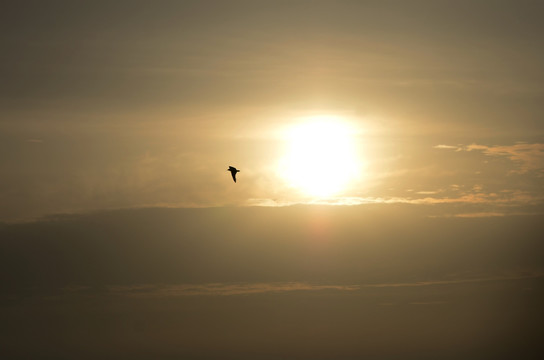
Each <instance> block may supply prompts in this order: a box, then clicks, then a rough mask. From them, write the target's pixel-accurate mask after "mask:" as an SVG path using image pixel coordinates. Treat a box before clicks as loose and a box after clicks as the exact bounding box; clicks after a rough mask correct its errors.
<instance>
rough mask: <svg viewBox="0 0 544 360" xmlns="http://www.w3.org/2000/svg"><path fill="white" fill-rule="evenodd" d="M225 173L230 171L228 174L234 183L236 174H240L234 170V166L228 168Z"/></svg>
mask: <svg viewBox="0 0 544 360" xmlns="http://www.w3.org/2000/svg"><path fill="white" fill-rule="evenodd" d="M227 171H230V173H231V174H232V180H234V182H236V173H237V172H240V170H238V169H236V168H235V167H234V166H229V168H228V169H227Z"/></svg>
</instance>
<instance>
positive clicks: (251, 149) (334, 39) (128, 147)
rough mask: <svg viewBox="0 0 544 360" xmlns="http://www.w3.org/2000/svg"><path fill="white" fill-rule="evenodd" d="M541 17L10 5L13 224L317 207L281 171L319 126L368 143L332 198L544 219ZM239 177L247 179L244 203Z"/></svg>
mask: <svg viewBox="0 0 544 360" xmlns="http://www.w3.org/2000/svg"><path fill="white" fill-rule="evenodd" d="M542 11H543V4H542V2H539V1H515V2H514V1H493V2H489V1H307V2H304V1H285V2H283V1H218V2H213V1H159V2H153V3H151V2H145V1H107V2H100V1H92V2H71V1H51V2H47V3H44V2H16V3H15V2H13V3H12V4H10V5H9V6H5V7H4V9H3V11H2V15H1V17H2V19H1V22H0V23H1V25H0V26H1V27H2V31H1V35H0V36H1V47H2V49H1V53H2V56H1V58H0V61H1V67H0V69H1V70H0V71H1V76H2V82H1V84H0V103H1V109H2V111H1V118H0V121H1V123H0V127H1V132H0V134H1V135H0V136H1V139H0V140H1V141H0V144H1V145H0V146H1V147H2V149H1V152H0V154H1V155H0V156H1V164H2V167H1V176H0V181H1V187H0V198H1V200H2V201H1V209H0V215H1V217H2V218H4V219H21V218H28V217H35V216H41V215H44V214H49V213H57V212H72V211H81V210H91V209H102V208H119V207H133V206H154V205H169V206H217V205H219V206H221V205H225V204H236V205H247V204H255V203H267V204H270V203H274V204H291V203H298V202H308V201H312V200H315V199H311V198H308V197H307V196H304V195H303V194H300V191H299V192H297V191H296V190H297V189H292V188H290V187H289V186H288V184H286V183H285V181H281V179H280V178H278V176H277V175H278V173H280V172H281V171H282V170H284V169H282V168H281V166H279V165H278V160H279V158H280V157H281V156H282V154H284V152H285V148H286V145H285V137H284V136H282V131H284V129H285V128H286V127H287V126H289V125H292V124H295V123H297V122H298V121H299V120H300V119H301V118H308V117H311V116H323V115H328V116H336V117H337V118H339V119H340V121H350V122H351V124H352V125H353V126H354V129H356V133H355V132H354V136H355V137H356V151H357V155H358V158H359V159H360V164H359V166H360V170H361V171H360V175H361V176H359V177H358V178H357V179H356V180H355V181H352V182H351V183H350V186H348V187H346V188H344V189H343V191H341V192H340V193H337V194H335V197H349V198H353V201H354V202H355V203H358V202H365V200H364V199H368V198H379V199H402V200H408V201H410V200H413V199H418V198H429V197H430V198H433V199H444V198H448V199H460V198H465V199H473V198H475V197H477V198H479V199H483V200H484V201H486V202H488V203H489V205H490V206H491V205H492V206H495V205H496V204H497V202H498V201H499V202H500V204H502V205H504V204H505V203H508V204H509V205H510V203H515V204H516V205H528V204H531V205H534V204H535V203H540V202H541V201H542V174H543V173H542V169H543V152H544V149H543V146H544V145H542V144H543V142H544V140H543V132H542V129H543V128H542V125H541V124H542V116H543V114H544V112H543V105H542V104H543V101H542V96H543V91H544V88H543V76H544V72H543V68H542V65H541V64H542V63H544V47H543V46H542V40H541V34H542V32H543V27H544V26H543V25H542V21H541V15H542ZM445 145H446V146H445ZM325 146H326V145H325ZM333 146H334V145H333ZM228 165H234V166H237V167H238V168H240V169H242V171H243V172H242V173H241V175H240V176H241V178H242V179H243V180H242V181H240V182H239V183H238V184H237V186H236V188H234V187H233V186H232V185H233V184H231V183H229V181H228V180H229V179H228V173H226V172H225V170H226V167H227V166H228ZM323 166H324V167H325V168H327V167H333V168H334V166H335V164H334V163H332V164H331V163H326V164H323ZM421 192H424V194H422V193H421ZM492 194H496V195H497V196H495V195H492ZM490 196H491V198H490ZM270 200H272V201H270ZM493 211H494V212H504V209H496V208H494V210H493Z"/></svg>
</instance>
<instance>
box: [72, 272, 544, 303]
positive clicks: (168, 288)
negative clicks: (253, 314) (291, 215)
mask: <svg viewBox="0 0 544 360" xmlns="http://www.w3.org/2000/svg"><path fill="white" fill-rule="evenodd" d="M543 276H544V273H542V272H541V271H528V272H525V273H518V274H509V275H499V276H480V277H473V278H467V277H461V278H454V279H451V280H428V281H416V282H400V283H367V284H352V285H334V284H311V283H306V282H271V283H265V282H263V283H208V284H158V285H157V284H139V285H126V286H121V285H110V286H107V287H106V293H107V294H110V295H116V296H127V297H134V298H169V297H186V296H237V295H238V296H239V295H259V294H273V293H289V292H295V291H340V292H344V291H348V292H352V291H359V290H363V289H365V288H399V287H422V286H436V285H455V284H465V283H480V282H489V281H515V280H522V279H532V278H540V277H543ZM62 290H63V292H64V293H65V294H67V295H69V294H71V295H74V294H77V293H82V294H85V293H89V292H93V289H92V288H90V287H87V286H78V287H73V286H72V287H67V288H63V289H62Z"/></svg>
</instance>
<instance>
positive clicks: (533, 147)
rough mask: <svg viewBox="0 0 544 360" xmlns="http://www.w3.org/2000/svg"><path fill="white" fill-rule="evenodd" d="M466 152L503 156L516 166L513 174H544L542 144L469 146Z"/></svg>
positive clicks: (543, 147)
mask: <svg viewBox="0 0 544 360" xmlns="http://www.w3.org/2000/svg"><path fill="white" fill-rule="evenodd" d="M465 150H466V151H474V150H478V151H482V152H483V153H484V154H485V155H488V156H505V157H507V158H508V159H510V160H512V161H514V162H515V163H516V164H517V165H518V169H517V170H514V171H513V172H514V173H519V174H524V173H527V172H529V171H538V172H540V173H541V174H544V144H540V143H536V144H526V143H517V144H514V145H495V146H486V145H478V144H471V145H468V146H467V147H466V148H465Z"/></svg>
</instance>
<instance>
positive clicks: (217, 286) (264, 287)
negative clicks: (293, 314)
mask: <svg viewBox="0 0 544 360" xmlns="http://www.w3.org/2000/svg"><path fill="white" fill-rule="evenodd" d="M358 289H359V286H358V285H314V284H308V283H303V282H278V283H235V284H232V283H212V284H198V285H183V284H182V285H134V286H109V287H108V290H109V292H111V293H113V294H118V295H125V296H131V297H172V296H174V297H177V296H230V295H251V294H264V293H280V292H292V291H319V290H335V291H353V290H358Z"/></svg>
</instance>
